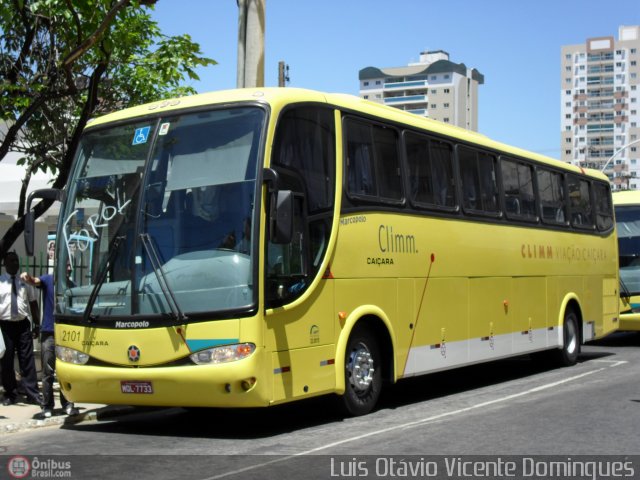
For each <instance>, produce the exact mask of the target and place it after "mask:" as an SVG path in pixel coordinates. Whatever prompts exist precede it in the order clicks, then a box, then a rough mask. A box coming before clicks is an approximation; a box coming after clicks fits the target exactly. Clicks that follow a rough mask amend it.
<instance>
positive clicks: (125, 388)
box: [120, 380, 153, 393]
mask: <svg viewBox="0 0 640 480" xmlns="http://www.w3.org/2000/svg"><path fill="white" fill-rule="evenodd" d="M120 391H122V393H153V386H152V385H151V382H129V381H125V380H123V381H121V382H120Z"/></svg>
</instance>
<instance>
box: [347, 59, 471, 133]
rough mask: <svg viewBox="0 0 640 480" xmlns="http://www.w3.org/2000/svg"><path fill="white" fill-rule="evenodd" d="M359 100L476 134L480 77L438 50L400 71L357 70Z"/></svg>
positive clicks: (372, 68) (398, 69)
mask: <svg viewBox="0 0 640 480" xmlns="http://www.w3.org/2000/svg"><path fill="white" fill-rule="evenodd" d="M359 78H360V97H362V98H366V99H368V100H371V101H374V102H377V103H382V104H384V105H389V106H392V107H396V108H399V109H401V110H406V111H408V112H411V113H415V114H417V115H421V116H423V117H429V118H433V119H435V120H440V121H442V122H445V123H451V124H453V125H457V126H459V127H463V128H467V129H469V130H475V131H477V130H478V85H481V84H483V83H484V76H483V75H482V74H480V72H478V71H477V70H476V69H471V68H467V67H466V66H465V64H464V63H453V62H451V61H450V60H449V54H448V53H447V52H444V51H442V50H438V51H430V52H422V53H421V54H420V61H419V62H417V63H410V64H409V65H407V66H404V67H391V68H377V67H367V68H363V69H362V70H360V74H359Z"/></svg>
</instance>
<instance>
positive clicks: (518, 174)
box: [500, 158, 537, 220]
mask: <svg viewBox="0 0 640 480" xmlns="http://www.w3.org/2000/svg"><path fill="white" fill-rule="evenodd" d="M532 170H533V169H532V167H531V166H530V165H526V164H524V163H520V162H516V161H513V160H507V159H505V158H502V159H501V161H500V172H501V174H502V186H503V189H504V208H505V212H506V213H507V216H509V217H515V218H521V219H526V220H536V219H537V215H536V202H535V196H534V193H533V178H532V177H533V173H532Z"/></svg>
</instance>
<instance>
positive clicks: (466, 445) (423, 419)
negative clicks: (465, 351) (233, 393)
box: [0, 333, 640, 480]
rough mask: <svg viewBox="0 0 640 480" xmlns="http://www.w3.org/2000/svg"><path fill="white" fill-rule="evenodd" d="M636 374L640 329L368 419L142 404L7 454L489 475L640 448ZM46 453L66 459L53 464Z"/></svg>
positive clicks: (260, 472)
mask: <svg viewBox="0 0 640 480" xmlns="http://www.w3.org/2000/svg"><path fill="white" fill-rule="evenodd" d="M639 380H640V334H627V333H617V334H614V335H613V336H611V337H608V338H607V339H604V340H602V341H599V342H597V343H594V344H591V345H587V346H585V347H583V351H582V354H581V356H580V359H579V363H578V365H576V366H574V367H570V368H560V369H549V368H545V367H541V366H538V365H536V364H535V363H533V362H532V361H530V360H529V358H528V357H520V358H515V359H509V360H504V361H499V362H493V363H490V364H485V365H479V366H474V367H468V368H464V369H459V370H455V371H450V372H442V373H438V374H433V375H428V376H424V377H419V378H412V379H407V380H404V381H401V382H399V383H398V384H397V385H395V386H392V387H390V388H388V389H387V390H385V392H384V394H383V397H382V399H381V403H380V407H379V408H378V409H377V410H376V411H375V412H373V413H372V414H370V415H367V416H364V417H358V418H345V417H342V416H340V415H339V414H337V413H336V411H335V410H334V409H333V408H332V402H331V400H332V399H331V398H327V397H325V398H319V399H313V400H310V401H305V402H300V403H297V404H292V405H285V406H280V407H274V408H270V409H256V410H194V411H187V410H183V409H178V408H176V409H140V410H139V411H137V413H135V414H132V415H128V416H126V417H121V418H119V419H115V420H111V421H105V422H92V423H85V424H80V425H76V426H62V427H48V428H40V429H37V430H33V431H29V432H23V433H15V434H10V435H5V437H4V438H2V439H1V440H0V455H2V456H3V458H4V459H7V458H12V457H13V456H16V455H21V456H24V457H25V458H27V459H28V460H29V461H31V464H32V468H35V467H33V465H36V466H38V467H42V468H50V469H53V470H56V469H57V470H58V471H60V470H61V469H62V470H64V469H65V468H66V467H69V468H68V470H69V471H70V472H71V474H72V476H71V478H104V479H110V478H114V479H115V478H117V479H120V478H121V477H122V476H123V475H124V474H126V475H127V476H133V477H134V478H136V479H145V478H152V479H154V480H160V479H163V478H167V479H169V478H171V479H173V478H185V479H191V478H193V479H214V478H277V477H278V476H286V478H309V479H314V478H336V477H343V478H344V477H367V476H368V477H369V478H382V477H383V476H386V477H390V476H394V475H395V476H398V477H402V476H405V477H406V476H409V477H410V478H427V477H430V478H466V477H468V475H466V473H474V475H473V476H474V477H478V476H483V477H486V475H482V473H483V472H484V471H485V470H483V469H484V468H485V467H486V465H484V463H486V462H494V463H492V464H491V465H490V467H491V468H493V469H494V470H492V471H491V473H496V472H497V473H498V474H499V473H503V474H504V473H505V472H504V471H500V470H495V469H500V468H505V467H504V465H502V466H501V465H500V464H499V463H496V462H498V459H505V458H510V457H509V456H514V457H513V459H514V462H519V463H518V465H519V466H520V467H522V459H523V458H529V457H530V456H545V455H555V456H559V457H554V458H556V459H558V458H559V459H560V460H563V459H564V460H565V461H566V462H572V461H577V459H593V458H600V457H596V456H598V455H618V456H620V455H622V456H625V455H638V454H640V435H639V434H638V432H639V431H640V382H639ZM68 455H73V456H72V457H66V456H68ZM58 456H61V457H58ZM471 456H483V457H471ZM34 458H37V459H38V460H37V462H36V463H35V464H34ZM475 458H479V459H480V460H479V461H480V462H483V463H482V465H481V466H480V467H478V466H477V465H476V464H475V463H474V464H473V465H472V464H471V463H469V465H470V466H469V468H476V470H475V471H472V470H469V471H465V470H464V467H465V466H464V464H463V463H460V462H464V461H465V460H469V459H475ZM536 458H540V459H543V458H544V457H536ZM618 458H619V459H620V462H621V463H620V466H621V468H623V469H625V468H626V469H627V470H621V473H622V474H623V475H621V476H623V477H624V476H625V475H624V473H631V469H633V473H634V475H633V476H634V477H635V478H639V477H640V459H639V458H638V457H633V459H632V460H633V461H634V462H635V464H625V463H624V462H625V461H626V460H628V459H626V460H625V458H624V457H608V458H607V460H606V461H607V462H609V461H614V460H616V459H618ZM51 459H58V460H59V461H63V460H67V461H69V462H70V464H69V465H66V464H63V465H58V464H53V465H51V464H50V463H49V464H47V463H45V462H47V461H49V462H50V461H51ZM403 459H404V460H403ZM566 459H568V460H566ZM634 459H635V460H634ZM403 461H404V462H405V463H404V464H403V463H402V462H403ZM456 461H458V462H459V463H458V464H457V466H455V465H453V463H455V462H456ZM473 461H474V462H475V460H473ZM501 461H502V460H501ZM540 461H541V462H542V461H543V460H540ZM398 462H400V463H398ZM5 463H6V462H5ZM403 465H404V466H403ZM461 465H462V467H461ZM571 465H573V464H571ZM0 467H1V466H0ZM59 467H60V468H59ZM398 468H401V469H402V468H404V470H398ZM411 468H413V469H414V470H410V469H411ZM448 468H449V469H451V470H447V469H448ZM456 468H457V469H458V470H456ZM486 468H489V467H486ZM541 468H542V470H541V472H542V473H545V472H544V468H546V464H545V465H541ZM434 469H435V470H434ZM97 472H100V473H99V474H98V473H97ZM403 472H404V473H412V475H402V473H403ZM506 473H507V474H508V473H509V472H508V471H506ZM538 473H540V471H539V472H538ZM547 473H548V472H547ZM4 474H5V470H4V468H2V469H1V470H0V478H4V477H3V475H4ZM92 474H95V476H91V475H92ZM365 474H366V475H365ZM382 474H384V475H382ZM520 474H521V473H520ZM452 475H453V476H452ZM456 475H457V476H456ZM587 477H588V476H587ZM9 478H11V477H9ZM492 478H517V477H512V476H510V475H506V476H502V477H500V476H499V475H496V476H494V477H492ZM540 478H548V477H545V476H542V477H540ZM571 478H573V477H571ZM576 478H578V477H576ZM580 478H586V477H580Z"/></svg>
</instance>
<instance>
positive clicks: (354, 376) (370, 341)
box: [342, 327, 382, 416]
mask: <svg viewBox="0 0 640 480" xmlns="http://www.w3.org/2000/svg"><path fill="white" fill-rule="evenodd" d="M381 366H382V365H381V358H380V347H379V345H378V341H377V340H376V337H375V336H374V335H373V334H372V333H371V331H369V330H367V329H366V328H358V327H356V329H355V330H354V331H353V332H352V333H351V336H350V337H349V343H348V345H347V350H346V352H345V372H344V373H345V392H344V395H342V406H343V407H344V410H345V411H346V413H347V414H349V415H354V416H357V415H365V414H367V413H369V412H370V411H371V410H373V408H374V407H375V405H376V403H377V401H378V398H379V397H380V391H381V389H382V371H381Z"/></svg>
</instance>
